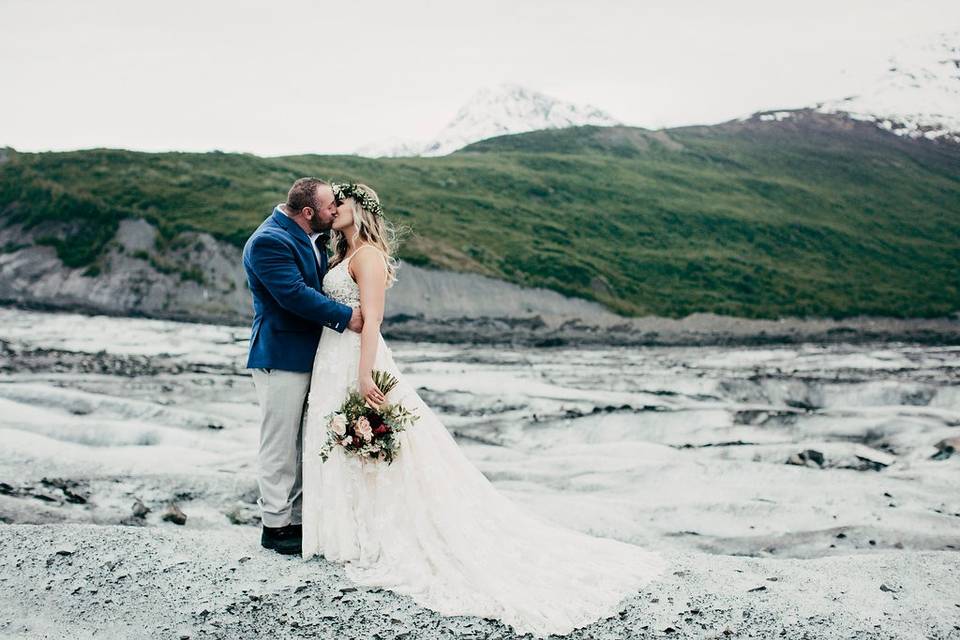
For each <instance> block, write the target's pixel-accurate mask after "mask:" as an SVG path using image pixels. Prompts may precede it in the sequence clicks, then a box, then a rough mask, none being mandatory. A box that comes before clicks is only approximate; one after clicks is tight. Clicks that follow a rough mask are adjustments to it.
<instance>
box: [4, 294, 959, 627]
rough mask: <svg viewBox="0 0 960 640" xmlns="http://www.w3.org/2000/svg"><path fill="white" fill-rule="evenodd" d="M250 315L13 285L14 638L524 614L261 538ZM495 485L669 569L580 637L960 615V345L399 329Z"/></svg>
mask: <svg viewBox="0 0 960 640" xmlns="http://www.w3.org/2000/svg"><path fill="white" fill-rule="evenodd" d="M245 340H246V330H245V329H239V328H234V327H229V326H215V325H200V324H182V323H176V322H165V321H156V320H136V319H120V318H108V317H102V316H101V317H84V316H79V315H73V314H47V313H34V312H24V311H17V310H12V309H6V310H4V309H0V442H2V443H3V445H2V447H0V522H3V523H4V524H3V525H0V549H2V550H3V553H2V554H0V587H2V592H3V594H4V597H3V598H2V599H0V636H4V637H13V638H81V637H109V638H165V637H171V638H181V637H190V638H204V637H206V638H225V639H226V638H231V639H232V638H296V637H330V638H334V637H335V638H349V637H353V638H380V639H382V640H388V639H391V638H440V637H476V638H513V637H515V634H513V633H512V630H511V629H510V628H508V627H505V626H504V625H502V624H500V623H498V622H496V621H493V620H482V619H473V618H452V617H443V616H439V615H437V614H435V613H433V612H431V611H429V610H425V609H423V608H421V607H418V606H417V605H416V604H415V603H414V602H413V601H411V600H410V599H409V598H407V597H403V596H399V595H396V594H393V593H391V592H387V591H377V590H367V589H364V588H357V586H356V585H353V584H351V583H350V582H349V580H348V579H347V578H346V577H345V576H344V573H343V571H342V569H341V568H340V567H339V566H338V565H335V564H331V563H328V562H326V561H323V560H313V561H310V562H303V561H301V560H299V559H295V558H284V557H280V556H277V555H275V554H272V553H269V552H266V551H263V550H261V549H260V548H259V546H258V545H257V536H258V528H257V525H258V514H257V509H256V506H255V499H256V484H255V479H254V477H255V476H254V451H255V448H256V438H257V434H256V414H257V410H256V406H255V401H254V394H253V389H252V385H251V383H250V380H249V378H248V377H247V375H246V372H245V371H244V370H243V368H242V364H243V353H244V350H245V346H246V344H245ZM391 347H392V349H393V351H394V354H395V356H396V357H397V360H398V362H399V363H400V365H401V367H402V368H403V371H404V375H406V376H409V378H410V379H411V380H412V381H413V382H414V383H415V386H416V387H417V388H418V390H419V392H420V393H421V395H422V396H423V397H424V398H425V399H426V400H427V401H428V403H430V405H431V406H432V407H434V408H435V409H436V410H437V411H438V413H439V414H440V416H441V417H442V418H443V420H444V423H445V424H446V425H447V427H448V428H449V429H450V430H451V432H452V433H453V434H454V435H455V436H456V437H457V439H458V442H459V443H460V444H461V446H462V447H463V448H464V451H465V452H466V453H467V455H468V456H469V457H470V459H471V460H472V461H473V462H474V463H475V464H476V465H477V466H478V468H480V470H481V471H482V472H483V473H484V474H485V475H486V476H487V477H488V478H489V479H490V480H491V482H493V483H494V485H495V486H496V487H497V488H498V490H500V491H502V492H503V493H505V494H507V495H509V496H510V498H511V499H513V500H515V501H517V502H518V503H521V504H523V505H524V506H525V507H526V508H528V509H530V510H531V511H534V512H536V513H538V514H539V515H541V516H543V517H546V518H549V519H552V520H554V521H556V522H558V523H561V524H563V525H564V526H568V527H571V528H575V529H578V530H581V531H587V532H590V533H593V534H595V535H603V536H609V537H614V538H617V539H621V540H624V541H628V542H632V543H636V544H639V545H642V546H644V547H647V548H652V549H656V550H658V551H659V552H660V553H662V554H663V555H664V556H665V557H667V558H668V559H669V561H670V562H671V564H672V567H671V569H670V571H668V572H667V574H665V575H664V576H662V577H661V578H660V579H658V580H657V581H655V582H653V583H651V584H650V585H649V586H648V587H647V588H646V589H644V590H643V591H642V592H640V593H636V594H632V595H630V596H629V597H627V598H626V599H625V600H624V602H623V607H622V610H621V612H620V614H619V615H617V616H615V617H613V618H611V619H605V620H600V621H598V622H596V623H595V624H593V625H590V626H589V627H587V628H584V629H580V630H578V631H576V632H574V633H573V634H571V636H570V637H575V638H654V637H656V638H659V637H664V638H666V637H674V638H677V637H679V638H704V637H707V638H710V637H716V638H726V637H743V638H750V637H753V638H772V637H784V638H876V639H881V638H883V639H887V638H903V639H913V638H937V639H939V638H960V597H958V595H957V594H960V554H958V552H960V498H958V496H960V491H958V489H960V452H958V449H960V439H958V436H960V359H958V355H960V348H958V347H952V346H945V345H929V344H927V345H924V344H916V343H914V344H907V343H866V344H859V345H852V344H845V343H830V344H816V343H801V344H788V345H767V346H741V347H732V346H700V347H684V346H672V347H666V346H655V347H633V348H629V349H624V348H577V349H569V348H548V349H530V348H524V347H510V348H506V347H503V346H483V345H466V346H464V345H451V344H439V343H412V342H391Z"/></svg>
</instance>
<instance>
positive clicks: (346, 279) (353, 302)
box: [323, 255, 360, 307]
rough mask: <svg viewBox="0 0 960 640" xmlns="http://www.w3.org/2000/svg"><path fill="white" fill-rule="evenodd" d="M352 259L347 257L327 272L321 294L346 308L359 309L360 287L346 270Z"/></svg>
mask: <svg viewBox="0 0 960 640" xmlns="http://www.w3.org/2000/svg"><path fill="white" fill-rule="evenodd" d="M352 257H353V256H352V255H350V256H347V258H346V259H345V260H343V261H342V262H338V263H337V264H336V265H334V266H333V267H332V268H331V269H330V270H329V271H327V273H326V275H324V276H323V293H324V294H325V295H326V296H327V297H328V298H330V299H331V300H336V301H337V302H339V303H341V304H345V305H347V306H348V307H359V306H360V286H359V285H357V283H356V282H354V281H353V278H352V277H351V276H350V271H349V269H347V265H348V264H350V258H352Z"/></svg>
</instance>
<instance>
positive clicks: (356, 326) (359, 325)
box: [347, 307, 363, 333]
mask: <svg viewBox="0 0 960 640" xmlns="http://www.w3.org/2000/svg"><path fill="white" fill-rule="evenodd" d="M347 329H350V331H356V332H357V333H360V331H362V330H363V313H361V312H360V307H354V309H353V315H352V316H350V322H348V323H347Z"/></svg>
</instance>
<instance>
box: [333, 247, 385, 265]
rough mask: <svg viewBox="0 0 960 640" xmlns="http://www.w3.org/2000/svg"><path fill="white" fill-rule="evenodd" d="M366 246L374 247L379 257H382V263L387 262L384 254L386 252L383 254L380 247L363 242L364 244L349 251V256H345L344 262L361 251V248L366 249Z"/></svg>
mask: <svg viewBox="0 0 960 640" xmlns="http://www.w3.org/2000/svg"><path fill="white" fill-rule="evenodd" d="M367 247H371V248H373V249H376V250H377V252H378V253H379V254H380V257H381V258H383V262H384V264H386V262H387V256H386V254H384V252H383V251H382V250H381V249H380V247H376V246H374V245H372V244H365V245H363V246H361V247H360V248H359V249H357V250H356V251H354V252H353V253H351V254H350V255H349V256H347V257H346V258H345V259H344V262H347V261H348V260H350V258H352V257H353V256H355V255H357V254H358V253H360V251H362V250H363V249H366V248H367Z"/></svg>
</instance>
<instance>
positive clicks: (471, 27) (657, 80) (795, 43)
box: [0, 0, 960, 155]
mask: <svg viewBox="0 0 960 640" xmlns="http://www.w3.org/2000/svg"><path fill="white" fill-rule="evenodd" d="M957 27H960V2H957V0H922V2H921V1H920V0H910V1H900V0H805V1H804V2H796V0H793V1H791V2H778V1H776V0H764V1H754V0H724V1H723V2H715V1H699V2H693V1H691V0H664V1H660V0H657V1H647V2H628V1H611V0H589V1H574V0H549V1H548V0H541V1H537V2H534V1H530V0H489V1H483V2H480V1H474V2H460V1H457V0H413V1H401V0H392V1H377V2H373V1H363V0H340V1H338V2H321V1H315V2H309V1H306V0H291V1H286V0H283V1H281V0H274V1H270V2H267V1H265V0H264V1H260V2H254V1H250V0H230V1H224V0H211V1H206V0H191V1H186V0H162V1H152V2H138V1H135V0H84V1H78V0H0V61H2V64H0V87H2V89H0V92H2V97H0V146H4V145H9V146H12V147H15V148H17V149H21V150H45V149H78V148H89V147H97V146H99V147H124V148H130V149H144V150H167V149H178V150H209V149H221V150H225V151H249V152H253V153H258V154H261V155H278V154H284V153H304V152H316V153H344V152H349V151H351V150H353V149H355V148H356V147H358V146H361V145H362V144H365V143H370V142H374V141H377V140H379V139H382V138H385V137H398V138H420V139H422V138H430V137H432V136H433V134H435V133H436V132H437V131H439V130H440V129H441V128H442V126H443V125H444V124H446V122H447V121H448V120H449V119H450V118H451V117H452V116H453V114H454V113H455V112H456V110H457V109H458V108H459V107H460V105H461V104H462V103H464V102H465V101H466V100H467V99H469V97H470V96H471V94H472V93H473V92H474V91H476V90H477V89H478V88H480V87H482V86H489V85H496V84H499V83H502V82H513V83H519V84H522V85H526V86H529V87H530V88H533V89H537V90H540V91H543V92H545V93H548V94H550V95H553V96H556V97H558V98H562V99H565V100H571V101H574V102H582V103H590V104H593V105H595V106H597V107H600V108H601V109H604V110H606V111H608V112H610V113H611V114H612V115H613V116H615V117H617V118H619V119H620V120H622V121H624V122H627V123H628V124H634V125H638V126H645V127H651V128H659V127H662V126H673V125H680V124H690V123H711V122H719V121H722V120H727V119H730V118H733V117H737V116H740V115H745V114H747V113H750V112H752V111H756V110H760V109H767V108H780V107H796V106H802V105H805V104H809V103H811V102H814V101H817V100H821V99H826V98H835V97H841V96H844V95H848V94H850V93H853V92H855V90H856V86H857V85H858V84H859V83H860V82H862V81H863V79H864V78H865V77H866V76H869V75H871V74H872V72H873V71H874V70H876V71H878V72H879V71H882V70H883V67H882V61H883V60H884V58H885V56H886V54H887V52H889V51H890V50H891V49H892V48H893V46H894V45H895V43H896V41H897V40H898V39H901V38H905V37H915V36H923V35H924V34H933V33H936V32H939V31H946V30H952V29H956V28H957ZM878 62H879V65H878Z"/></svg>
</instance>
